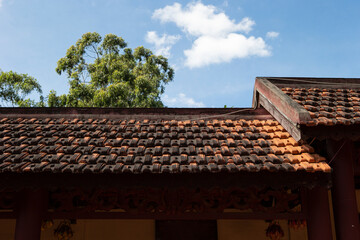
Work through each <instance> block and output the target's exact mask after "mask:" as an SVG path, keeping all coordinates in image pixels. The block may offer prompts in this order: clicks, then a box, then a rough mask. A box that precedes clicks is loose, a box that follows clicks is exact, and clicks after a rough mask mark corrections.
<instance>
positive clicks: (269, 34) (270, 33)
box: [266, 32, 279, 38]
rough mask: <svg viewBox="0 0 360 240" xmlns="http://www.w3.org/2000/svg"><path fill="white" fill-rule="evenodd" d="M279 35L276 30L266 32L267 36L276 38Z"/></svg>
mask: <svg viewBox="0 0 360 240" xmlns="http://www.w3.org/2000/svg"><path fill="white" fill-rule="evenodd" d="M278 36H279V33H278V32H267V33H266V37H267V38H277V37H278Z"/></svg>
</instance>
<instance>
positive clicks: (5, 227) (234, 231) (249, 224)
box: [0, 220, 307, 240]
mask: <svg viewBox="0 0 360 240" xmlns="http://www.w3.org/2000/svg"><path fill="white" fill-rule="evenodd" d="M60 222H61V221H60V220H56V221H54V226H53V227H52V228H50V229H47V230H45V231H42V234H41V240H52V239H54V240H55V237H54V235H53V232H54V229H55V227H56V226H57V225H58V224H59V223H60ZM280 225H281V227H282V229H283V231H284V234H285V236H284V238H282V240H289V239H291V240H305V239H307V232H306V229H303V230H293V229H289V227H288V225H287V221H285V220H283V221H280ZM71 227H72V229H73V231H74V237H73V238H71V239H72V240H93V239H94V240H98V239H102V240H110V239H111V240H113V239H127V240H132V239H134V240H135V239H139V240H155V221H153V220H77V221H76V224H72V225H71ZM267 227H268V223H266V222H265V221H263V220H218V239H219V240H232V239H252V240H264V239H266V237H265V230H266V228H267ZM14 231H15V220H0V239H1V240H12V239H14ZM289 234H290V238H289Z"/></svg>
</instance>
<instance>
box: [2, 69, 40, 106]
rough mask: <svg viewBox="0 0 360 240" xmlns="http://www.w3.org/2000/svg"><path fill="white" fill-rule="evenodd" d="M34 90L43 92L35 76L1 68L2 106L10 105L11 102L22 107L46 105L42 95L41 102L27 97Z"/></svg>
mask: <svg viewBox="0 0 360 240" xmlns="http://www.w3.org/2000/svg"><path fill="white" fill-rule="evenodd" d="M33 91H36V92H38V93H39V94H40V95H41V94H42V90H41V86H40V84H39V83H38V82H37V80H36V79H35V78H33V77H31V76H29V75H27V74H19V73H16V72H13V71H9V72H3V71H1V70H0V99H1V100H2V104H1V105H2V106H4V105H5V106H8V105H9V104H10V105H11V106H15V105H17V106H20V107H32V106H44V101H43V97H42V96H40V102H35V101H34V100H30V99H26V98H25V97H26V96H28V95H29V94H30V93H31V92H33Z"/></svg>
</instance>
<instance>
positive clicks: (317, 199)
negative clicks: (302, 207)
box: [306, 187, 332, 240]
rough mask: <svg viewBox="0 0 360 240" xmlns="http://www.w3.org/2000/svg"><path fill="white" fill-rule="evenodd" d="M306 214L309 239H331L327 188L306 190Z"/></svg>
mask: <svg viewBox="0 0 360 240" xmlns="http://www.w3.org/2000/svg"><path fill="white" fill-rule="evenodd" d="M306 214H307V230H308V238H309V240H317V239H323V240H332V230H331V219H330V207H329V198H328V190H327V189H326V188H325V187H315V188H313V189H311V190H308V192H307V196H306Z"/></svg>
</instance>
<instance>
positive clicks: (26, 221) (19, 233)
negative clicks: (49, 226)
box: [15, 190, 48, 240]
mask: <svg viewBox="0 0 360 240" xmlns="http://www.w3.org/2000/svg"><path fill="white" fill-rule="evenodd" d="M47 202H48V198H47V193H46V191H44V190H36V191H34V190H23V191H22V192H20V193H19V196H18V206H17V214H18V216H17V219H16V227H15V240H39V239H40V236H41V222H42V219H43V216H44V213H45V211H46V209H47Z"/></svg>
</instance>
